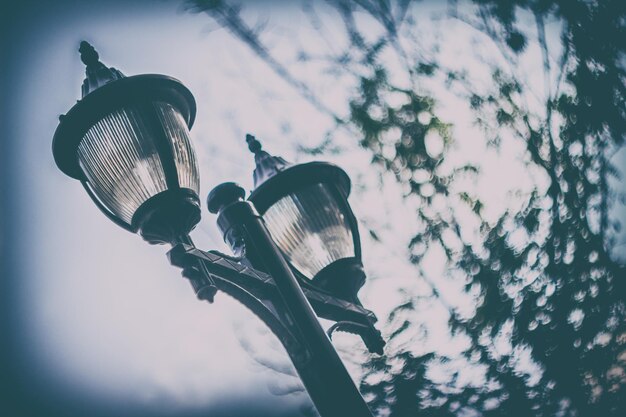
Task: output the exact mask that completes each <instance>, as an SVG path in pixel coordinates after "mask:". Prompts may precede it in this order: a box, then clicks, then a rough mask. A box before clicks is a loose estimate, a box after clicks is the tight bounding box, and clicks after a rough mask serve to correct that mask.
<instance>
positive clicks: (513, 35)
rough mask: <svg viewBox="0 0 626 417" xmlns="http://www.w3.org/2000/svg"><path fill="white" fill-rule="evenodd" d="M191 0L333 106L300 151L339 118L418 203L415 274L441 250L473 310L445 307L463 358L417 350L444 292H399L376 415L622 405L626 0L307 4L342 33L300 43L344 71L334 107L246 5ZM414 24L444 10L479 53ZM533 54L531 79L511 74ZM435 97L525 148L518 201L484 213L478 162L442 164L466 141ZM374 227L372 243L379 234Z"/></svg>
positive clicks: (318, 21) (587, 412)
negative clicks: (453, 53)
mask: <svg viewBox="0 0 626 417" xmlns="http://www.w3.org/2000/svg"><path fill="white" fill-rule="evenodd" d="M187 4H188V5H189V7H190V9H191V10H192V11H195V12H206V13H207V14H208V15H209V16H210V17H211V18H213V19H214V20H216V21H217V22H218V23H219V24H220V25H221V26H223V27H225V28H227V29H228V30H230V32H231V33H232V34H233V36H235V37H237V38H238V39H240V40H241V41H242V42H243V43H244V44H245V45H247V46H248V47H249V48H250V49H251V50H252V51H253V52H254V53H255V54H256V55H257V57H259V58H260V59H262V60H263V61H265V63H267V64H268V65H269V66H270V67H271V68H272V69H273V70H274V71H275V72H276V73H277V74H278V75H280V76H281V77H282V78H283V79H284V80H285V81H286V82H287V83H288V84H290V85H291V86H292V87H293V88H295V89H296V90H297V91H299V92H300V93H301V95H302V96H303V97H304V98H305V99H306V100H308V101H309V102H310V103H311V104H312V105H314V106H315V108H317V109H318V111H320V112H322V113H325V114H328V115H329V116H330V117H332V118H333V120H334V126H335V127H334V129H332V130H331V131H329V133H328V136H327V138H326V139H325V140H324V142H322V143H321V145H320V147H319V148H316V149H310V150H309V151H310V152H313V153H324V152H328V151H329V149H330V148H332V145H333V138H334V136H333V135H335V134H336V133H337V132H338V131H341V130H347V131H349V132H351V134H353V136H354V137H356V138H357V139H358V143H359V145H360V146H361V147H363V148H365V149H367V150H368V151H369V152H370V153H371V160H372V164H374V165H375V166H376V167H378V169H379V170H381V171H382V172H388V173H390V174H391V175H393V177H394V178H395V180H396V181H397V183H399V184H400V185H401V189H402V190H403V193H404V195H403V198H404V199H405V201H406V204H407V205H409V206H410V207H412V208H413V209H414V214H413V215H414V220H415V222H414V223H411V224H415V225H416V226H415V230H413V231H412V234H413V237H412V238H411V239H410V241H408V242H406V245H407V246H408V251H407V256H408V257H409V258H410V261H411V263H413V264H414V266H415V271H416V272H415V274H416V277H421V278H423V277H424V273H423V271H422V265H423V261H424V258H425V257H426V256H428V252H429V251H431V250H433V248H439V249H441V250H442V251H443V253H444V254H445V262H446V270H447V271H448V272H447V275H448V277H449V279H451V280H455V281H456V282H457V283H460V285H461V286H462V287H463V288H464V290H465V292H466V294H467V296H468V297H469V298H470V299H471V300H472V307H471V309H469V312H468V310H467V309H461V308H459V307H458V306H456V305H454V304H451V303H446V309H447V311H448V314H449V333H450V337H451V338H453V339H455V340H458V341H459V342H458V343H460V344H461V345H462V346H463V349H462V354H461V355H458V356H456V357H451V356H450V355H447V354H444V353H442V352H441V351H439V350H438V349H422V348H416V347H415V346H416V345H419V343H420V340H422V339H423V338H424V337H425V336H424V334H423V332H424V326H423V323H424V322H425V321H427V320H428V317H425V316H424V311H425V310H424V305H425V303H428V302H432V300H430V301H429V300H428V299H430V298H440V294H439V292H438V289H437V286H436V285H432V294H431V295H428V296H415V295H414V294H413V295H412V294H411V293H409V292H407V294H406V297H405V299H404V302H403V303H401V304H400V305H398V306H396V307H395V308H394V309H393V310H392V311H391V313H390V315H389V317H386V318H383V320H382V322H383V326H384V327H386V334H387V335H388V336H389V340H390V343H389V347H388V348H387V350H386V352H385V355H383V356H381V357H370V358H369V360H368V362H367V363H366V364H365V373H364V377H363V379H362V382H361V389H362V392H363V393H364V394H365V396H366V399H367V400H368V401H369V403H370V405H371V407H372V409H373V410H374V411H375V412H376V413H377V415H380V416H387V415H388V416H397V417H401V416H418V415H420V416H447V415H454V416H457V415H458V416H473V415H476V416H517V415H520V416H531V415H537V416H553V415H559V416H620V415H623V414H624V412H626V403H625V401H626V393H625V392H624V386H625V385H626V372H625V369H624V367H625V362H626V328H625V320H624V319H625V314H626V305H625V295H626V288H625V280H626V264H625V263H624V260H623V258H620V257H619V256H617V255H616V253H615V248H616V247H617V246H619V244H620V243H619V240H618V236H619V233H620V230H621V225H620V223H619V221H617V220H616V219H614V218H613V217H612V216H611V207H614V206H615V205H619V204H623V203H624V201H625V200H624V195H623V191H624V190H623V182H622V181H623V180H622V179H621V178H620V171H619V170H618V169H617V168H616V167H615V166H614V162H613V156H614V154H615V153H616V152H617V151H619V150H620V149H621V147H622V146H623V142H624V137H625V132H626V102H625V100H626V85H625V81H626V72H625V71H626V68H625V62H626V61H625V55H624V52H625V48H624V47H625V45H624V43H625V42H626V33H625V22H626V3H624V2H623V1H620V0H604V1H597V2H596V1H586V0H560V1H549V0H510V1H499V0H474V1H471V2H458V1H455V0H450V1H448V2H447V3H446V4H445V6H442V7H440V9H441V10H440V11H438V12H436V13H433V12H432V10H431V9H429V7H430V6H432V5H429V4H428V3H420V2H411V1H407V0H397V1H392V0H355V1H347V0H329V1H327V2H325V3H324V4H322V5H320V4H319V3H318V2H307V1H305V2H303V3H302V5H303V9H304V12H305V13H306V15H307V16H308V18H309V19H310V22H311V24H312V26H313V27H315V29H316V30H317V31H318V33H319V36H320V37H322V38H326V39H331V42H332V37H333V36H334V35H333V34H332V33H331V30H329V28H328V25H325V24H324V19H326V18H327V16H328V14H332V15H333V16H334V18H335V21H336V22H338V23H337V24H336V26H337V27H339V28H340V29H341V32H342V33H343V34H344V35H345V37H346V39H347V41H346V42H345V43H344V44H341V45H340V46H338V47H337V48H335V49H334V50H331V51H330V52H328V53H324V54H321V55H320V54H318V53H316V52H315V51H311V50H308V49H307V45H303V46H301V47H299V53H298V56H297V65H299V66H314V65H318V64H319V63H320V62H321V63H322V68H323V71H325V76H331V77H335V78H337V79H341V78H347V79H349V80H350V83H351V84H350V85H352V88H351V90H350V97H349V100H348V103H345V106H339V107H340V108H341V109H345V111H343V110H337V108H336V107H333V106H329V105H328V104H327V103H326V102H325V101H324V100H323V99H322V98H321V97H319V96H318V95H317V94H316V92H315V89H314V87H312V85H311V83H310V80H307V79H306V78H301V77H298V76H296V75H294V74H295V72H294V71H293V68H292V67H291V66H290V65H291V64H288V63H286V62H285V61H284V60H281V58H279V57H277V56H276V55H275V54H274V52H273V50H272V48H271V47H269V46H268V45H267V44H265V42H264V37H263V31H262V30H261V29H259V28H255V27H253V26H252V25H251V24H250V23H247V20H246V18H245V17H244V15H243V11H244V10H245V5H243V6H237V5H235V4H233V3H231V2H228V1H224V0H193V1H189V2H187ZM320 8H324V9H325V10H326V11H325V13H326V14H320V13H319V9H320ZM428 13H431V14H428ZM437 13H438V14H437ZM424 16H427V17H424ZM424 19H430V20H433V19H437V22H436V24H437V25H439V26H440V30H443V31H445V29H441V27H442V26H444V27H445V26H446V25H451V24H455V25H457V26H456V27H457V29H451V30H452V34H451V35H450V34H448V35H449V36H448V37H447V38H445V39H446V40H447V41H448V42H449V41H450V40H451V39H454V36H455V32H454V31H456V34H457V35H458V36H472V37H476V39H477V40H476V41H475V43H473V44H472V43H471V42H469V44H470V45H472V50H470V51H469V52H468V56H470V57H473V59H472V61H471V62H469V61H464V59H467V57H461V58H460V61H461V62H457V63H456V65H455V63H454V62H452V63H451V62H450V59H447V60H446V59H444V58H443V57H442V52H441V51H442V50H443V49H445V47H446V45H442V44H441V42H443V41H441V40H440V39H438V38H437V36H430V37H422V36H421V35H420V32H419V29H420V25H421V23H422V22H423V21H424ZM458 27H461V28H462V30H459V29H458ZM555 28H556V29H555ZM484 49H486V50H488V51H489V52H488V53H483V52H482V51H483V50H484ZM329 50H330V48H329ZM532 54H535V59H534V60H533V59H530V58H529V56H530V55H532ZM528 62H530V63H531V65H532V66H531V69H532V70H534V71H535V72H534V73H533V74H540V76H536V75H534V76H528V73H524V71H522V69H523V68H524V66H525V65H526V64H527V63H528ZM533 66H534V67H533ZM315 68H317V67H315ZM442 91H446V92H447V93H451V94H453V95H454V96H455V97H456V98H457V100H459V102H460V103H462V105H463V106H464V108H465V109H467V112H468V114H471V117H472V119H473V122H474V125H475V126H476V127H478V128H479V129H480V132H481V136H480V137H479V138H473V139H472V140H474V141H480V142H481V144H482V146H486V147H489V148H491V149H496V150H498V149H500V148H502V147H504V146H507V144H508V143H509V142H515V143H517V144H520V145H521V146H520V149H521V151H520V152H519V155H518V157H519V159H520V160H521V161H522V162H523V164H524V166H525V167H526V169H527V171H528V175H529V177H530V178H531V179H530V183H531V185H530V187H528V188H527V189H526V190H522V191H520V190H518V189H516V184H517V183H518V179H514V178H511V179H510V183H511V193H512V195H514V198H515V199H516V200H517V201H518V202H519V203H518V204H515V205H511V206H509V207H507V209H506V210H505V212H503V213H499V215H498V217H497V218H495V219H494V218H490V217H489V216H488V215H486V214H485V212H484V207H485V201H483V200H482V199H481V198H480V196H479V195H474V193H472V192H470V191H468V190H467V189H465V188H464V187H463V186H462V183H463V181H467V178H468V177H469V178H472V177H474V176H478V175H480V173H481V166H480V164H476V163H468V162H467V161H463V160H462V159H458V158H456V159H455V160H451V156H450V155H451V152H452V149H453V147H454V146H455V143H458V142H459V141H460V140H468V138H458V137H455V134H454V129H452V127H453V125H454V123H455V120H451V119H450V118H446V117H444V116H441V115H439V107H438V106H439V103H440V101H441V97H440V96H441V94H442V93H441V92H442ZM457 136H458V134H457ZM459 161H460V162H459ZM488 181H489V179H487V183H488ZM512 198H513V197H512ZM370 235H371V237H372V238H374V239H381V238H380V237H379V236H378V234H377V233H376V230H370ZM468 370H469V371H468ZM468 372H469V375H470V378H469V380H468V377H467V373H468ZM464 374H466V375H465V376H464Z"/></svg>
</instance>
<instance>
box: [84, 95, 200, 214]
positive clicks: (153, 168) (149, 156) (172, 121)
mask: <svg viewBox="0 0 626 417" xmlns="http://www.w3.org/2000/svg"><path fill="white" fill-rule="evenodd" d="M146 106H149V107H148V108H147V109H146ZM150 106H151V107H152V108H150ZM146 112H148V113H150V114H146ZM154 114H156V119H158V122H159V123H154V119H155V117H154ZM157 136H159V138H161V139H159V138H157ZM162 138H166V140H167V141H168V145H169V146H170V147H171V155H173V157H174V163H175V166H176V173H177V176H178V183H179V186H180V187H181V188H189V189H191V190H193V191H195V192H196V193H199V188H200V184H199V176H198V167H197V163H196V157H195V154H194V152H193V148H192V147H191V144H190V141H189V130H188V128H187V124H186V123H185V121H184V119H183V117H182V116H181V114H180V113H179V112H178V110H176V109H175V108H174V107H173V106H171V105H170V104H168V103H165V102H154V103H151V104H147V105H143V106H139V105H137V106H128V107H124V108H121V109H119V110H117V111H114V112H112V113H110V114H108V115H107V116H105V117H103V118H102V119H100V120H99V121H98V122H97V123H95V124H94V125H93V126H92V127H91V128H90V129H89V130H88V131H87V133H86V134H85V136H84V137H83V139H82V140H81V142H80V144H79V145H78V150H77V154H78V162H79V164H80V167H81V168H82V170H83V172H84V174H85V176H86V177H87V180H88V182H89V184H90V185H91V188H92V189H93V191H94V193H95V194H96V196H97V197H98V198H99V199H100V201H101V202H102V203H103V204H104V205H105V206H106V207H107V208H108V209H109V210H110V211H111V212H112V213H113V214H115V215H116V216H118V217H119V218H120V219H121V220H123V221H124V222H126V223H128V224H131V222H132V219H133V215H134V214H135V212H136V210H137V209H138V208H139V206H141V204H143V203H144V202H145V201H146V200H148V199H149V198H150V197H153V196H155V195H157V194H159V193H160V192H163V191H165V190H167V189H168V182H167V180H166V175H165V172H164V169H163V165H164V161H161V157H160V153H159V152H158V150H157V147H158V145H157V143H158V141H159V140H162Z"/></svg>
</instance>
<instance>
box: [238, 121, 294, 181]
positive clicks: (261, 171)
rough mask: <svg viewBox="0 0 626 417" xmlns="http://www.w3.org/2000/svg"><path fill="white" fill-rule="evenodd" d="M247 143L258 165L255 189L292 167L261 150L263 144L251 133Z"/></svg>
mask: <svg viewBox="0 0 626 417" xmlns="http://www.w3.org/2000/svg"><path fill="white" fill-rule="evenodd" d="M246 142H248V149H250V152H252V153H253V154H254V162H255V163H256V168H254V173H253V177H254V188H256V187H258V186H259V185H261V184H262V183H264V182H265V181H267V180H268V179H270V178H271V177H273V176H274V175H276V174H278V173H279V172H280V171H283V170H285V169H286V168H288V167H289V166H291V164H290V163H289V162H287V161H285V160H284V159H283V158H281V157H280V156H272V155H270V154H268V153H267V152H265V151H264V150H263V149H261V148H262V146H261V142H259V141H258V140H257V139H256V138H255V137H254V136H252V135H251V134H249V133H248V134H246Z"/></svg>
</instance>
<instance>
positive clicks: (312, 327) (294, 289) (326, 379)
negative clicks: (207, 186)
mask: <svg viewBox="0 0 626 417" xmlns="http://www.w3.org/2000/svg"><path fill="white" fill-rule="evenodd" d="M243 193H244V190H243V189H242V188H240V187H238V186H237V185H235V184H233V183H227V184H224V185H223V188H221V189H220V190H219V192H218V193H215V194H214V195H212V197H213V198H212V199H210V200H209V205H210V206H212V205H213V206H214V207H217V213H218V216H219V220H218V222H220V223H222V224H224V223H227V224H228V226H229V227H230V228H240V229H241V231H242V232H243V235H244V236H245V238H246V246H248V245H251V246H253V248H254V250H255V252H256V253H258V254H259V255H260V258H261V259H262V262H263V264H264V266H265V268H266V271H267V272H268V273H269V274H270V275H271V276H272V278H273V279H274V282H275V283H276V288H277V289H278V293H279V294H280V301H281V304H282V306H283V307H284V309H285V311H286V312H287V315H288V316H289V317H290V318H291V319H292V320H293V323H292V324H291V325H290V326H289V327H290V328H291V330H292V332H293V333H294V336H295V337H296V339H297V340H298V341H299V342H300V344H301V345H302V347H303V348H304V349H303V352H302V353H303V354H293V353H292V354H290V356H291V359H292V361H293V364H294V366H295V367H296V369H297V371H298V374H299V375H300V378H301V379H302V382H303V383H304V385H305V387H306V389H307V391H308V393H309V395H310V396H311V399H312V400H313V403H314V404H315V407H316V408H317V410H318V412H319V413H320V415H322V416H323V417H327V416H328V417H347V416H354V417H371V415H372V414H371V412H370V410H369V408H368V407H367V405H366V403H365V401H364V400H363V397H362V396H361V394H360V393H359V391H358V389H357V388H356V386H355V385H354V382H353V381H352V378H351V377H350V374H349V373H348V371H347V370H346V368H345V366H344V365H343V363H342V362H341V359H340V358H339V355H337V352H336V351H335V349H334V347H333V345H332V344H331V342H330V340H329V339H328V336H327V335H326V333H325V332H324V330H323V329H322V326H321V325H320V323H319V321H318V319H317V316H316V315H315V312H314V311H313V308H312V307H311V305H310V304H309V301H308V300H307V298H306V296H305V295H304V293H303V291H302V288H301V287H300V285H299V284H298V281H297V279H296V277H295V276H294V274H293V272H292V271H291V269H290V268H289V266H288V265H287V263H286V262H285V258H284V257H283V255H282V254H281V252H280V251H279V249H278V248H277V247H276V244H275V243H274V241H273V240H272V237H271V236H270V234H269V232H268V230H267V228H266V226H265V223H264V222H263V219H262V218H261V216H260V215H259V214H258V213H257V212H256V210H255V209H254V207H253V206H252V204H250V203H249V202H247V201H243V199H242V196H243ZM288 350H289V349H288Z"/></svg>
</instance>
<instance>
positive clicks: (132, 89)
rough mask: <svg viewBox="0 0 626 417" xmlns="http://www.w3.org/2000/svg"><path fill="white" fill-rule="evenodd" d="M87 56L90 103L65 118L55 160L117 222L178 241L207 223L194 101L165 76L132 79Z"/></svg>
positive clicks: (85, 52)
mask: <svg viewBox="0 0 626 417" xmlns="http://www.w3.org/2000/svg"><path fill="white" fill-rule="evenodd" d="M79 51H80V52H81V59H82V61H83V62H84V63H85V65H86V73H87V77H86V79H85V81H84V83H83V87H82V99H81V100H79V101H78V102H77V103H76V104H75V105H74V106H73V107H72V108H71V109H70V110H69V112H68V113H67V114H66V115H63V116H61V117H60V118H59V119H60V123H59V126H58V127H57V130H56V132H55V134H54V139H53V155H54V159H55V162H56V163H57V166H58V167H59V168H60V169H61V171H63V172H64V173H65V174H67V175H68V176H70V177H72V178H75V179H78V180H80V181H81V183H82V184H83V186H84V187H85V189H86V190H87V192H88V194H89V195H90V197H91V198H92V199H93V201H94V202H95V203H96V205H97V206H98V207H99V208H100V209H101V210H102V211H103V212H104V213H105V214H106V215H107V217H109V218H110V219H111V220H113V221H114V222H115V223H116V224H118V225H119V226H121V227H123V228H125V229H127V230H129V231H131V232H139V233H140V234H141V235H142V237H143V238H144V239H145V240H147V241H148V242H150V243H169V242H173V241H174V240H175V239H176V238H177V237H179V236H183V235H186V234H187V233H189V231H190V230H191V229H192V228H193V227H194V226H195V225H196V224H197V223H198V222H199V220H200V203H199V198H198V193H199V188H200V181H199V175H198V167H197V162H196V157H195V153H194V150H193V147H192V145H191V142H190V139H189V129H190V128H191V126H192V125H193V121H194V117H195V110H196V108H195V107H196V106H195V100H194V98H193V95H192V94H191V92H190V91H189V90H188V89H187V88H186V87H185V86H184V85H183V84H181V83H180V82H179V81H178V80H175V79H174V78H171V77H167V76H164V75H137V76H132V77H125V76H124V75H123V74H122V73H121V72H120V71H118V70H116V69H114V68H108V67H106V66H105V65H103V64H102V63H101V62H100V61H99V57H98V53H97V52H96V51H95V50H94V49H93V47H92V46H91V45H89V44H88V43H87V42H82V43H81V46H80V49H79Z"/></svg>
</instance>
